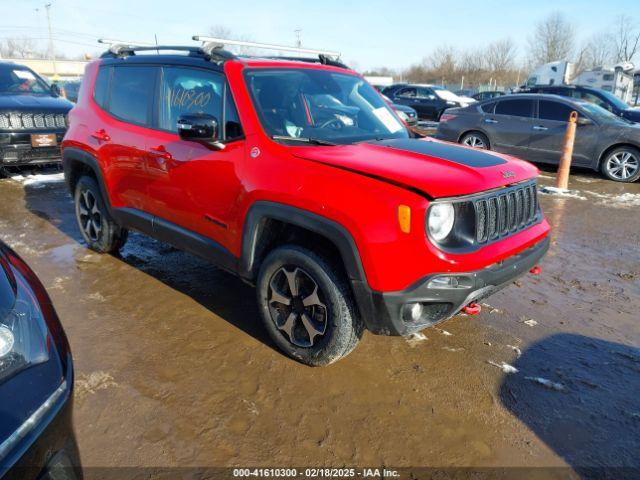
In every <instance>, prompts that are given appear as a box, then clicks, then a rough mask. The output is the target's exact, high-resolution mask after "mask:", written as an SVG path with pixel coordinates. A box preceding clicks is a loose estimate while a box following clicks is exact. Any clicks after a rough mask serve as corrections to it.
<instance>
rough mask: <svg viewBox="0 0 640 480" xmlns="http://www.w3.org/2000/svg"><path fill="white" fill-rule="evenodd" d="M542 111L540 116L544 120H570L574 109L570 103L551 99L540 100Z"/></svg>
mask: <svg viewBox="0 0 640 480" xmlns="http://www.w3.org/2000/svg"><path fill="white" fill-rule="evenodd" d="M539 108H540V112H539V114H538V116H539V117H540V118H541V119H542V120H555V121H557V122H568V121H569V115H571V112H572V111H573V108H571V107H570V106H569V105H565V104H564V103H560V102H552V101H550V100H540V106H539Z"/></svg>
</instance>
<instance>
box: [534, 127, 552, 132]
mask: <svg viewBox="0 0 640 480" xmlns="http://www.w3.org/2000/svg"><path fill="white" fill-rule="evenodd" d="M533 129H534V130H538V131H542V132H544V131H545V130H549V129H548V128H547V127H543V126H542V125H534V126H533Z"/></svg>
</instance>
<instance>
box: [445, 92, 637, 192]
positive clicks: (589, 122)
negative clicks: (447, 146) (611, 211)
mask: <svg viewBox="0 0 640 480" xmlns="http://www.w3.org/2000/svg"><path fill="white" fill-rule="evenodd" d="M572 111H576V112H578V127H577V130H576V139H575V145H574V150H573V159H572V164H573V165H575V166H581V167H588V168H592V169H594V170H600V171H601V172H602V173H603V174H604V175H605V176H606V177H607V178H609V179H611V180H614V181H617V182H634V181H636V180H638V178H640V124H634V123H632V122H630V121H628V120H625V119H623V118H620V117H618V116H616V115H614V114H612V113H610V112H608V111H607V110H605V109H603V108H601V107H599V106H597V105H595V104H592V103H587V102H580V101H575V100H572V99H570V98H565V97H560V96H557V95H542V94H529V95H513V96H511V95H506V96H504V97H500V98H497V99H491V100H487V101H484V102H480V103H476V104H473V105H470V106H468V107H465V108H452V109H448V110H447V111H446V112H445V113H444V114H443V115H442V117H441V118H440V124H439V125H438V132H437V133H436V137H437V138H439V139H442V140H447V141H451V142H458V143H462V144H465V145H468V146H470V147H475V148H483V149H491V150H496V151H498V152H503V153H508V154H513V155H517V156H519V157H522V158H524V159H526V160H530V161H532V162H542V163H558V162H559V161H560V156H561V152H562V147H563V142H564V135H565V131H566V128H567V122H568V119H569V115H570V114H571V112H572Z"/></svg>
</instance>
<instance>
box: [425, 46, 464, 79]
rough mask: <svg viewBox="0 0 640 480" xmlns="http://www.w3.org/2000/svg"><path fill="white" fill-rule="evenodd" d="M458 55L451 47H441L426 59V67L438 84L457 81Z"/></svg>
mask: <svg viewBox="0 0 640 480" xmlns="http://www.w3.org/2000/svg"><path fill="white" fill-rule="evenodd" d="M456 57H457V53H456V51H455V49H454V48H453V47H451V46H450V45H441V46H439V47H437V48H436V49H435V50H434V51H433V53H432V54H431V55H430V56H429V58H427V59H426V65H427V66H428V67H429V69H430V70H431V73H432V74H433V75H434V76H435V78H436V79H437V80H436V82H442V83H447V81H452V80H454V79H455V77H456V76H457V75H456Z"/></svg>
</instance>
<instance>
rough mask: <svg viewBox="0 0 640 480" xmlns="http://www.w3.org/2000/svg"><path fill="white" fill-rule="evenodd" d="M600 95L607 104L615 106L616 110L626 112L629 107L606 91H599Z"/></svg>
mask: <svg viewBox="0 0 640 480" xmlns="http://www.w3.org/2000/svg"><path fill="white" fill-rule="evenodd" d="M600 95H602V96H603V97H604V98H606V99H607V100H608V101H609V103H611V104H612V105H613V106H615V107H616V108H617V109H618V110H627V109H628V108H629V105H627V104H626V103H625V102H623V101H622V100H621V99H620V98H618V97H616V96H615V95H614V94H613V93H610V92H607V91H606V90H601V91H600Z"/></svg>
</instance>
